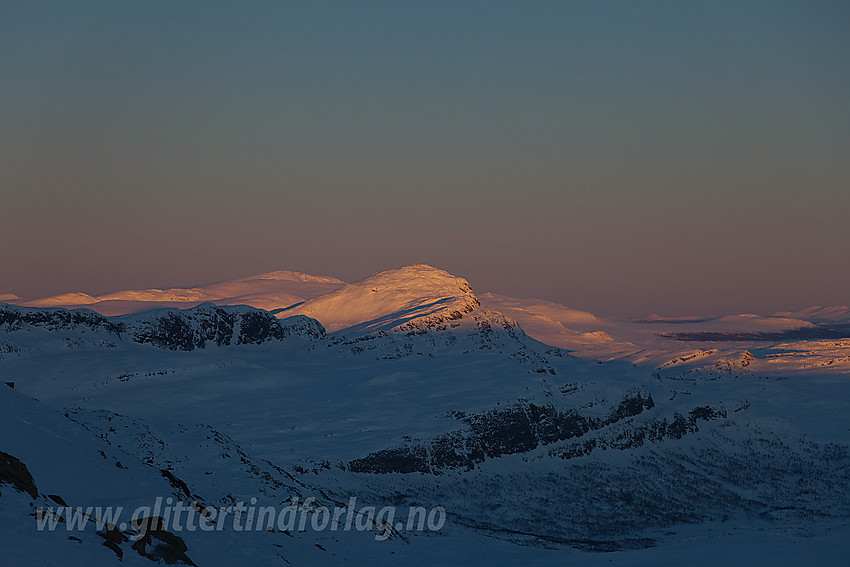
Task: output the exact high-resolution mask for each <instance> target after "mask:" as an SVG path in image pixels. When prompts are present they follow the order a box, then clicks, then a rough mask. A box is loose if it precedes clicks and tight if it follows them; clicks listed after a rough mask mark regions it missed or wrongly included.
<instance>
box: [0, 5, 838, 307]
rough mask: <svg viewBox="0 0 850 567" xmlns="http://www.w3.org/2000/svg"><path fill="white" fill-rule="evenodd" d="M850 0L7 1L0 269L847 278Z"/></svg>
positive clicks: (813, 284) (673, 293)
mask: <svg viewBox="0 0 850 567" xmlns="http://www.w3.org/2000/svg"><path fill="white" fill-rule="evenodd" d="M848 29H850V4H848V3H847V2H840V1H835V2H824V1H821V2H818V1H806V2H803V1H799V2H786V1H781V0H770V1H755V0H754V1H748V2H740V1H732V2H730V1H725V0H720V1H716V2H691V1H669V2H659V1H646V2H632V1H622V2H615V1H605V2H590V1H583V2H579V1H575V2H572V1H566V0H564V1H558V2H554V1H551V2H550V1H531V2H520V1H516V2H500V1H486V2H485V1H482V2H474V1H464V0H456V1H452V2H440V1H429V2H405V1H384V2H342V1H340V2H220V1H215V0H208V1H204V2H192V1H182V2H170V1H168V2H165V1H148V2H129V1H128V2H113V1H111V0H110V1H103V2H94V1H81V2H40V1H31V2H30V1H28V2H15V1H8V0H0V72H2V79H0V294H2V293H15V294H17V295H18V296H20V297H22V298H35V297H43V296H47V295H54V294H58V293H63V292H69V291H82V292H87V293H91V294H98V293H106V292H109V291H117V290H121V289H138V288H146V287H176V286H191V285H199V284H203V283H210V282H214V281H222V280H227V279H232V278H236V277H241V276H245V275H250V274H255V273H262V272H267V271H272V270H280V269H284V270H297V271H302V272H306V273H310V274H315V275H332V276H336V277H339V278H341V279H344V280H346V281H354V280H358V279H362V278H364V277H367V276H369V275H370V274H372V273H374V272H377V271H380V270H384V269H391V268H395V267H400V266H403V265H409V264H413V263H415V262H421V263H428V264H431V265H434V266H438V267H442V268H444V269H447V270H448V271H450V272H452V273H454V274H456V275H459V276H463V277H465V278H467V279H468V280H469V281H470V283H471V284H472V286H473V288H474V289H476V290H477V291H479V292H483V291H494V292H497V293H503V294H506V295H514V296H520V297H539V298H543V299H548V300H552V301H557V302H559V303H563V304H565V305H568V306H570V307H573V308H581V309H588V310H590V311H593V312H595V313H598V314H600V315H607V316H612V315H613V316H624V317H639V316H645V315H648V314H650V313H657V314H660V315H667V316H675V315H683V314H723V313H733V312H755V313H771V312H774V311H780V310H791V309H796V308H801V307H805V306H810V305H842V304H845V305H846V304H850V261H848V260H850V253H848V252H850V222H847V219H848V216H850V65H848V62H850V33H847V30H848Z"/></svg>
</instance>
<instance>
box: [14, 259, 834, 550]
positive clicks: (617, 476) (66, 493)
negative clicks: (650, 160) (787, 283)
mask: <svg viewBox="0 0 850 567" xmlns="http://www.w3.org/2000/svg"><path fill="white" fill-rule="evenodd" d="M287 277H289V276H287ZM305 278H307V279H308V280H309V277H306V276H305ZM272 281H278V282H280V281H289V282H291V281H292V280H283V279H277V280H276V279H274V278H272ZM301 283H305V284H310V285H312V284H316V285H317V286H321V285H327V286H329V288H328V289H327V290H326V291H325V292H323V293H318V294H317V295H315V296H313V297H311V298H307V297H305V296H304V295H302V296H301V297H300V298H299V300H298V301H295V302H294V304H290V305H286V306H281V307H275V309H274V311H275V312H274V313H271V312H269V311H264V310H260V309H257V308H255V307H250V306H246V305H243V306H238V307H227V306H222V305H213V304H211V303H204V304H200V305H196V306H192V304H193V303H194V302H195V300H196V299H197V297H195V298H194V299H192V300H187V301H185V302H182V303H181V302H180V301H178V303H181V304H185V305H186V306H187V307H189V308H188V309H175V308H169V309H157V310H154V311H147V312H143V313H133V314H126V315H121V316H104V315H102V314H99V313H97V312H95V311H93V310H89V309H79V310H71V311H69V310H66V309H61V308H55V307H51V308H45V307H41V308H39V307H26V306H11V305H5V306H0V381H2V382H7V383H10V384H12V385H13V386H14V388H11V387H5V386H3V385H2V383H0V435H2V436H0V538H2V540H1V541H0V543H2V545H0V564H2V565H4V566H5V565H32V564H36V562H37V561H39V560H42V559H43V560H44V561H46V562H48V563H62V564H65V565H115V564H119V561H121V563H123V564H139V565H150V564H152V563H151V560H152V559H153V560H162V561H167V562H177V563H183V564H197V565H231V564H235V563H237V562H245V563H247V564H250V565H280V564H293V565H299V564H301V565H325V564H326V565H338V564H344V563H347V564H354V565H358V564H364V563H368V564H377V565H381V564H386V565H390V564H399V563H404V564H433V563H439V564H483V563H487V564H515V563H518V562H519V563H529V564H538V565H544V564H545V565H548V564H552V565H555V564H558V565H563V564H570V563H576V564H589V565H595V564H606V565H609V564H612V563H613V564H681V563H683V562H685V561H687V562H688V563H689V564H691V565H715V564H718V563H721V564H726V563H730V564H733V563H735V562H739V563H741V562H743V563H745V564H765V563H771V564H773V565H783V564H785V565H799V564H822V565H830V564H836V565H837V564H842V563H841V562H842V561H844V558H845V557H846V555H847V552H848V546H847V543H846V542H847V541H848V539H847V536H848V535H850V527H849V526H850V497H849V496H848V495H850V480H848V479H850V451H848V448H850V429H848V427H847V421H846V416H847V415H850V395H848V390H847V387H846V375H844V374H842V373H841V372H840V371H839V372H836V371H835V370H834V368H835V365H830V366H831V368H830V367H823V368H819V367H815V368H809V369H805V370H801V365H800V364H799V363H798V362H794V363H792V364H791V365H789V366H788V367H787V368H788V371H787V372H785V371H783V370H782V369H781V367H780V366H778V365H776V364H775V363H773V362H772V360H773V359H774V358H777V359H778V358H781V357H771V356H770V354H771V349H774V350H776V349H778V348H779V347H778V346H777V345H785V346H782V347H781V348H779V350H782V349H785V350H788V349H791V348H792V346H791V345H793V344H795V343H794V342H793V341H790V342H785V343H782V342H781V340H780V339H779V338H778V337H792V336H793V333H822V332H825V329H827V330H828V329H832V330H835V329H840V327H836V325H837V324H839V323H836V322H835V321H834V320H831V321H830V322H828V323H821V322H817V321H807V320H805V319H798V318H797V316H796V315H795V314H778V315H776V316H775V317H749V316H747V317H732V318H721V319H716V320H693V319H685V320H674V321H670V320H660V319H659V318H654V319H651V320H647V321H644V322H623V321H609V320H605V319H603V318H599V317H595V316H593V315H592V314H589V313H586V312H581V311H575V310H571V309H568V308H566V307H563V306H560V305H557V304H552V303H547V302H542V301H536V300H516V299H511V298H505V297H502V296H496V295H493V294H482V295H480V296H479V295H477V294H475V292H474V291H473V290H472V289H471V288H470V286H469V284H468V283H467V282H466V281H465V280H464V279H462V278H458V277H455V276H453V275H451V274H448V273H447V272H444V271H442V270H438V269H435V268H432V267H429V266H410V267H406V268H401V269H399V270H391V271H389V272H382V273H380V274H376V275H374V276H372V277H371V278H368V279H366V280H364V281H362V282H358V283H354V284H342V283H336V282H311V281H306V282H301ZM251 285H253V284H251ZM264 285H265V284H264ZM269 285H271V284H269ZM275 285H277V284H275ZM287 285H289V284H287ZM293 285H300V284H293ZM249 287H250V286H247V287H245V288H242V291H245V294H243V295H244V296H248V295H251V293H252V292H251V291H250V289H249ZM317 289H318V288H317ZM305 295H309V294H305ZM153 303H157V302H153ZM92 305H93V306H94V307H101V305H99V304H98V303H95V304H92ZM818 316H819V317H822V316H823V313H821V314H820V315H818ZM517 321H519V322H517ZM798 322H802V323H804V324H803V325H799V324H798ZM825 324H826V325H830V327H828V328H827V327H824V326H823V325H825ZM836 332H838V331H836ZM526 333H528V334H526ZM671 333H678V335H671ZM705 333H716V334H717V335H714V336H715V339H713V342H712V341H711V340H708V339H707V337H706V336H705ZM789 333H791V334H790V335H789ZM744 334H746V336H744ZM730 335H731V338H730ZM751 335H755V336H754V337H753V336H751ZM716 337H719V338H716ZM537 339H540V340H537ZM733 339H734V340H733ZM541 341H542V342H541ZM819 342H822V343H824V344H823V345H821V346H819V347H818V349H819V350H817V352H818V353H821V354H822V353H823V352H826V350H827V349H828V348H832V349H833V350H834V355H835V356H836V357H839V355H840V354H841V353H842V352H845V350H846V349H848V348H850V341H840V340H837V339H819V340H814V339H810V338H807V337H806V336H802V337H798V340H797V343H798V344H800V345H801V348H802V347H803V346H806V347H807V348H810V347H812V345H813V344H814V343H819ZM597 343H598V344H601V345H605V344H607V343H612V345H610V346H608V347H605V348H607V349H608V350H603V349H597V350H593V349H594V348H596V346H597ZM707 343H708V344H710V345H711V346H710V348H706V346H705V345H706V344H707ZM826 343H832V345H833V346H832V347H827V346H826ZM845 343H848V344H845ZM558 344H563V345H566V346H569V347H570V348H571V351H573V352H575V353H577V354H581V355H582V356H584V357H585V358H591V359H592V360H583V359H582V358H580V357H577V356H574V355H573V354H571V352H570V351H567V350H564V349H561V348H557V346H552V345H558ZM751 345H756V347H753V348H752V349H749V347H750V346H751ZM758 345H762V346H760V347H759V346H758ZM742 347H746V348H742ZM757 347H758V348H757ZM617 349H619V350H617ZM759 349H761V350H759ZM785 350H782V352H785ZM777 352H778V351H777ZM612 354H613V355H612ZM821 354H817V355H814V354H811V353H809V354H801V356H800V357H798V358H805V359H806V360H811V359H812V357H813V356H821ZM603 355H604V356H603ZM609 355H610V356H609ZM671 355H675V356H671ZM641 357H643V358H642V360H645V361H647V365H636V364H634V363H633V362H632V360H633V359H634V360H638V359H640V358H641ZM603 358H607V359H610V358H621V359H623V360H608V361H604V362H603V361H602V360H601V359H603ZM789 358H790V357H789ZM597 359H599V360H597ZM768 360H770V361H771V362H770V363H769V364H771V365H772V366H768V363H767V362H762V361H768ZM764 368H768V369H769V370H770V372H762V369H764ZM36 400H38V401H36ZM157 497H161V498H171V499H172V500H173V501H175V502H177V501H185V502H194V503H195V504H193V506H194V508H193V509H195V510H196V511H198V513H199V514H200V513H201V512H200V511H201V510H210V509H212V510H215V509H216V508H218V507H227V506H230V507H234V506H236V505H237V504H238V503H239V502H246V503H249V505H251V506H254V507H255V508H258V509H259V508H260V507H264V506H265V507H270V508H276V509H279V510H280V509H283V508H284V507H286V506H287V504H288V503H290V502H291V501H292V499H293V498H298V499H299V502H300V503H301V505H302V511H303V513H304V515H303V517H304V518H306V520H305V522H306V523H305V525H304V526H302V528H301V529H299V527H298V526H296V527H294V528H292V529H286V528H283V529H280V526H277V525H262V526H261V528H262V529H252V530H239V529H237V528H236V525H235V524H232V523H227V522H225V523H224V524H223V525H222V528H218V526H217V525H216V527H215V528H214V529H213V530H212V532H207V531H204V530H202V529H198V530H195V531H189V530H186V529H182V530H181V529H176V528H170V529H169V528H168V527H167V525H171V524H173V522H171V523H170V524H169V523H168V522H165V518H164V516H162V515H161V514H160V515H157V514H154V513H153V512H151V514H150V516H149V517H150V518H153V517H161V518H162V522H163V523H162V529H159V527H157V528H156V529H153V528H151V529H147V530H146V529H145V528H144V526H143V525H141V524H138V523H135V524H134V523H133V522H129V521H122V522H114V523H112V525H106V524H104V525H101V526H98V525H96V524H95V523H92V524H90V525H89V524H87V526H86V527H85V529H82V530H68V529H67V527H68V523H69V521H68V520H69V519H70V518H71V516H67V511H66V512H64V513H65V514H66V516H63V520H64V521H63V522H58V521H57V522H58V523H57V526H58V527H55V529H54V530H53V531H50V530H47V531H38V530H37V528H36V526H37V524H38V522H39V521H40V519H42V520H43V519H44V518H45V514H54V513H55V511H56V510H57V508H58V507H64V505H65V504H67V505H68V506H71V507H76V506H81V507H83V508H85V507H89V506H94V507H96V506H123V507H125V508H127V509H136V508H137V507H139V506H145V505H150V504H151V503H152V502H151V501H152V500H155V499H156V498H157ZM310 497H312V498H315V501H313V503H312V504H311V507H305V506H304V503H305V499H307V498H310ZM352 497H355V498H356V504H354V503H351V502H352V501H351V500H350V499H351V498H352ZM252 499H253V500H252ZM251 502H253V504H251ZM63 503H65V504H63ZM322 507H324V508H326V509H339V510H341V511H342V512H343V513H347V511H348V509H351V510H352V513H353V514H355V516H356V518H358V519H359V520H362V522H361V525H362V526H363V529H362V530H360V529H349V530H346V529H344V528H340V529H337V530H332V529H330V528H327V529H313V528H312V522H313V520H314V519H320V518H321V509H322ZM386 507H394V508H393V509H398V510H400V511H399V512H398V513H399V517H401V518H403V519H404V518H406V513H407V512H401V510H408V509H418V508H422V509H425V510H431V511H434V510H438V509H444V510H445V524H444V525H441V526H440V529H436V530H429V529H408V528H407V527H406V525H405V524H404V522H403V521H401V522H400V523H397V524H396V523H394V522H392V521H391V522H389V523H381V521H380V520H379V519H377V520H376V519H375V512H376V511H377V510H384V509H386ZM38 508H42V510H41V511H39V510H38ZM92 514H93V515H96V514H95V513H94V512H92ZM49 517H52V516H49ZM49 517H48V519H49ZM281 517H282V516H281ZM359 520H358V521H359ZM152 521H153V520H152ZM156 522H159V520H156ZM156 522H154V524H151V523H150V522H149V524H148V528H150V526H151V525H156V526H160V524H157V523H156ZM257 522H259V520H257ZM63 524H64V525H63ZM166 524H167V525H166ZM376 536H378V537H376ZM139 541H142V542H143V543H142V544H139ZM34 549H37V550H38V551H37V554H36V553H34V551H33V550H34ZM140 549H141V552H140V551H139V550H140ZM602 552H606V553H602Z"/></svg>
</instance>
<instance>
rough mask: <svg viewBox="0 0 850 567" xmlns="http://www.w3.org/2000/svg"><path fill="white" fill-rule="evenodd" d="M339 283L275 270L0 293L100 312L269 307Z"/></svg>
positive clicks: (8, 299) (32, 303)
mask: <svg viewBox="0 0 850 567" xmlns="http://www.w3.org/2000/svg"><path fill="white" fill-rule="evenodd" d="M341 285H344V282H342V281H340V280H338V279H336V278H331V277H326V276H311V275H308V274H302V273H300V272H291V271H277V272H269V273H267V274H260V275H256V276H249V277H246V278H240V279H237V280H233V281H227V282H220V283H215V284H209V285H205V286H199V287H192V288H168V289H143V290H128V291H119V292H115V293H108V294H104V295H98V296H91V295H88V294H86V293H67V294H62V295H57V296H53V297H45V298H42V299H33V300H29V301H22V300H20V299H19V298H18V297H17V296H15V295H13V294H7V295H6V296H0V301H6V302H9V303H15V304H17V305H22V306H25V307H63V308H66V309H76V308H80V307H87V308H89V309H92V310H94V311H97V312H98V313H101V314H103V315H125V314H128V313H138V312H141V311H150V310H152V309H162V308H167V307H181V308H187V307H194V306H195V305H199V304H201V303H204V302H214V303H216V304H217V305H250V306H252V307H257V308H259V309H267V310H271V309H277V308H280V307H287V306H289V305H292V304H293V303H298V302H301V301H305V300H307V299H312V298H313V297H317V296H319V295H323V294H326V293H328V292H330V291H333V290H334V289H336V288H338V287H339V286H341Z"/></svg>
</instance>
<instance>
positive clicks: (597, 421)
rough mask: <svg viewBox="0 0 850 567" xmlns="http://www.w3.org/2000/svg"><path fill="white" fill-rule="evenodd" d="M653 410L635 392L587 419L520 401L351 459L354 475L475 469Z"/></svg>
mask: <svg viewBox="0 0 850 567" xmlns="http://www.w3.org/2000/svg"><path fill="white" fill-rule="evenodd" d="M653 407H655V402H654V401H653V399H652V396H651V395H649V394H648V393H645V392H642V391H637V392H634V393H631V394H628V395H626V396H625V397H624V398H623V399H622V400H621V401H620V402H619V403H618V404H617V405H616V406H614V407H612V408H611V409H610V411H609V412H608V414H607V415H605V416H604V417H593V416H591V417H587V416H583V415H581V414H579V413H578V412H577V411H575V410H572V409H569V410H560V409H558V408H556V407H555V406H552V405H538V404H534V403H531V402H520V403H518V404H516V405H514V406H512V407H509V408H505V409H494V410H490V411H488V412H483V413H476V414H465V413H463V412H455V413H454V414H453V415H452V417H454V418H455V419H458V420H459V421H462V422H464V423H465V424H466V425H467V426H468V428H467V429H464V430H459V431H452V432H449V433H446V434H443V435H441V436H439V437H437V438H435V439H432V440H431V441H430V442H427V443H425V444H412V445H408V446H403V447H395V448H391V449H385V450H382V451H377V452H374V453H370V454H369V455H367V456H365V457H363V458H361V459H356V460H354V461H351V462H350V463H349V464H348V468H349V469H350V470H351V471H353V472H368V473H412V472H420V473H439V472H440V471H441V470H444V469H466V470H471V469H473V468H474V467H475V465H476V464H478V463H481V462H483V461H485V460H487V459H494V458H497V457H501V456H503V455H513V454H517V453H527V452H529V451H532V450H534V449H536V448H538V447H541V446H545V445H550V444H553V443H556V442H560V441H565V440H568V439H572V438H576V437H581V436H583V435H585V434H586V433H588V432H589V431H595V430H599V429H602V428H604V427H607V426H609V425H611V424H614V423H617V422H619V421H621V420H624V419H627V418H629V417H634V416H636V415H639V414H641V413H643V412H644V411H646V410H649V409H652V408H653Z"/></svg>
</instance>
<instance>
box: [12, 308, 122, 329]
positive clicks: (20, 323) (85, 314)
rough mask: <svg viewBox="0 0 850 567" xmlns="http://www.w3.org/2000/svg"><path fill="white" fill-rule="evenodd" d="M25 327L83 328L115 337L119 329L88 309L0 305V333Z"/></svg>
mask: <svg viewBox="0 0 850 567" xmlns="http://www.w3.org/2000/svg"><path fill="white" fill-rule="evenodd" d="M27 327H37V328H43V329H46V330H48V331H60V330H64V329H76V328H80V327H84V328H87V329H91V330H102V331H105V332H107V333H110V334H113V335H117V334H118V333H119V332H120V331H121V328H120V326H119V325H116V324H115V323H113V322H112V321H110V320H109V319H107V318H106V317H104V316H103V315H100V314H99V313H95V312H94V311H91V310H89V309H75V310H73V311H68V310H67V309H32V308H27V307H15V306H12V305H6V304H0V331H6V332H13V331H20V330H21V329H25V328H27Z"/></svg>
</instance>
